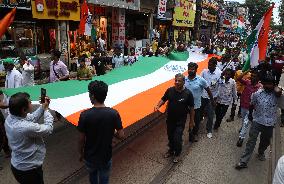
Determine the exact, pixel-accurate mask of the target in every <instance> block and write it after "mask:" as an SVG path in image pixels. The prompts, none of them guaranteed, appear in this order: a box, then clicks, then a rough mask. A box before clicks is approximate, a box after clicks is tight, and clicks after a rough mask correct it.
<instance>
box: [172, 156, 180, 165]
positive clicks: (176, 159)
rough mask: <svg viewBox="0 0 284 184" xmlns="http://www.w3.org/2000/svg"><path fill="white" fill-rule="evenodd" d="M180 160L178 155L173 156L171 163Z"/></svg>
mask: <svg viewBox="0 0 284 184" xmlns="http://www.w3.org/2000/svg"><path fill="white" fill-rule="evenodd" d="M179 161H180V157H179V156H174V159H173V163H175V164H176V163H178V162H179Z"/></svg>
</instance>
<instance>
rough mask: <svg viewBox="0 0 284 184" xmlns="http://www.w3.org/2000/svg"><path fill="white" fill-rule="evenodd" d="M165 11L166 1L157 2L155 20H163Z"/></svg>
mask: <svg viewBox="0 0 284 184" xmlns="http://www.w3.org/2000/svg"><path fill="white" fill-rule="evenodd" d="M166 11H167V0H159V4H158V14H157V18H158V19H165V18H166Z"/></svg>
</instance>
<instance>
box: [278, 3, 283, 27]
mask: <svg viewBox="0 0 284 184" xmlns="http://www.w3.org/2000/svg"><path fill="white" fill-rule="evenodd" d="M279 17H280V24H281V25H282V27H284V0H282V1H281V4H280V6H279Z"/></svg>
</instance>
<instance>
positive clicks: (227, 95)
mask: <svg viewBox="0 0 284 184" xmlns="http://www.w3.org/2000/svg"><path fill="white" fill-rule="evenodd" d="M223 75H224V79H220V80H219V81H218V82H217V85H218V94H217V99H216V102H217V105H216V109H215V114H216V120H215V125H214V130H218V128H219V127H220V125H221V123H222V120H223V118H224V116H225V115H226V113H227V110H228V107H229V105H230V104H231V103H232V102H236V101H237V98H238V97H237V88H236V82H235V80H234V79H232V78H231V77H232V70H231V69H229V68H226V69H225V70H224V72H223ZM234 105H235V104H234Z"/></svg>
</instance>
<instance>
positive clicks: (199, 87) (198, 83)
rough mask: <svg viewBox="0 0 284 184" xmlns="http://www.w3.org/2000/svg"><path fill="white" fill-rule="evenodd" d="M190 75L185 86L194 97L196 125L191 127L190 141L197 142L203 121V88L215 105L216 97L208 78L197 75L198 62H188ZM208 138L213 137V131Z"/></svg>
mask: <svg viewBox="0 0 284 184" xmlns="http://www.w3.org/2000/svg"><path fill="white" fill-rule="evenodd" d="M187 66H188V77H186V78H185V87H186V88H187V89H188V90H189V91H191V93H192V95H193V98H194V112H195V113H194V123H195V125H194V127H193V129H189V142H197V141H198V139H197V137H198V131H199V125H200V121H201V114H200V107H201V95H202V92H203V90H206V92H207V93H208V96H209V98H210V100H211V103H212V104H213V106H214V103H215V102H214V99H213V96H212V93H211V91H210V89H209V86H208V84H207V82H206V80H205V79H204V78H202V77H200V76H199V75H196V72H197V68H198V65H197V64H196V63H193V62H190V63H188V65H187ZM207 137H208V138H212V133H208V135H207Z"/></svg>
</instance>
